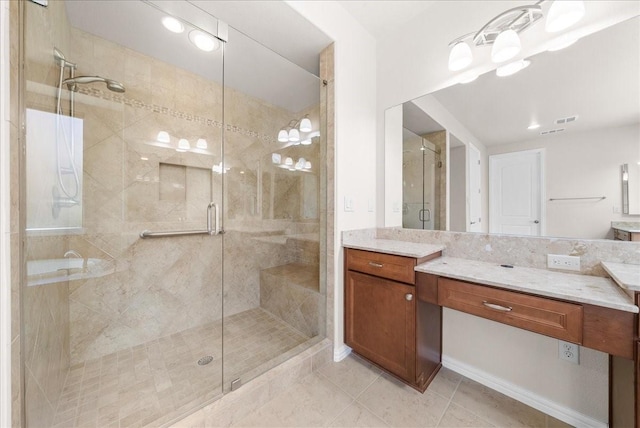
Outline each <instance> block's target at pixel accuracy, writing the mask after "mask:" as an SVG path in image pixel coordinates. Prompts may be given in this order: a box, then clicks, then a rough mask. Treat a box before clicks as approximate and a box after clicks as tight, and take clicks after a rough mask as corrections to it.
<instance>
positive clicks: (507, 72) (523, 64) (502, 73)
mask: <svg viewBox="0 0 640 428" xmlns="http://www.w3.org/2000/svg"><path fill="white" fill-rule="evenodd" d="M529 64H531V61H529V60H528V59H521V60H519V61H515V62H511V63H509V64H507V65H503V66H502V67H498V68H497V69H496V75H497V76H498V77H507V76H511V75H513V74H516V73H517V72H518V71H520V70H523V69H525V68H527V67H528V66H529Z"/></svg>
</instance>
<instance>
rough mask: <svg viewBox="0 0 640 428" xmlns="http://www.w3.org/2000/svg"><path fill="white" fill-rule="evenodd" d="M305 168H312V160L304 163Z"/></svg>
mask: <svg viewBox="0 0 640 428" xmlns="http://www.w3.org/2000/svg"><path fill="white" fill-rule="evenodd" d="M304 169H311V162H309V161H306V162H305V163H304Z"/></svg>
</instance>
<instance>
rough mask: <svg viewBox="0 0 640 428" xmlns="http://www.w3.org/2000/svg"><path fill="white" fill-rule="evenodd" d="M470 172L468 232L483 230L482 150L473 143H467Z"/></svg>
mask: <svg viewBox="0 0 640 428" xmlns="http://www.w3.org/2000/svg"><path fill="white" fill-rule="evenodd" d="M467 148H468V152H467V153H468V154H467V157H468V159H469V163H468V164H469V173H468V180H467V187H468V189H469V193H468V198H469V224H468V225H467V232H482V161H481V160H480V150H478V149H477V148H476V146H474V145H473V144H467Z"/></svg>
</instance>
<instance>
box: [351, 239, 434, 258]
mask: <svg viewBox="0 0 640 428" xmlns="http://www.w3.org/2000/svg"><path fill="white" fill-rule="evenodd" d="M342 246H343V247H346V248H354V249H356V250H365V251H376V252H378V253H386V254H394V255H396V256H405V257H415V258H417V259H419V258H422V257H426V256H430V255H431V254H434V253H437V252H438V251H442V250H444V246H443V245H432V244H416V243H414V242H405V241H394V240H391V239H376V238H345V239H343V240H342Z"/></svg>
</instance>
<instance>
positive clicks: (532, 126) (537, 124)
mask: <svg viewBox="0 0 640 428" xmlns="http://www.w3.org/2000/svg"><path fill="white" fill-rule="evenodd" d="M538 128H540V124H539V123H532V124H531V125H529V126H528V127H527V129H538Z"/></svg>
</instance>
